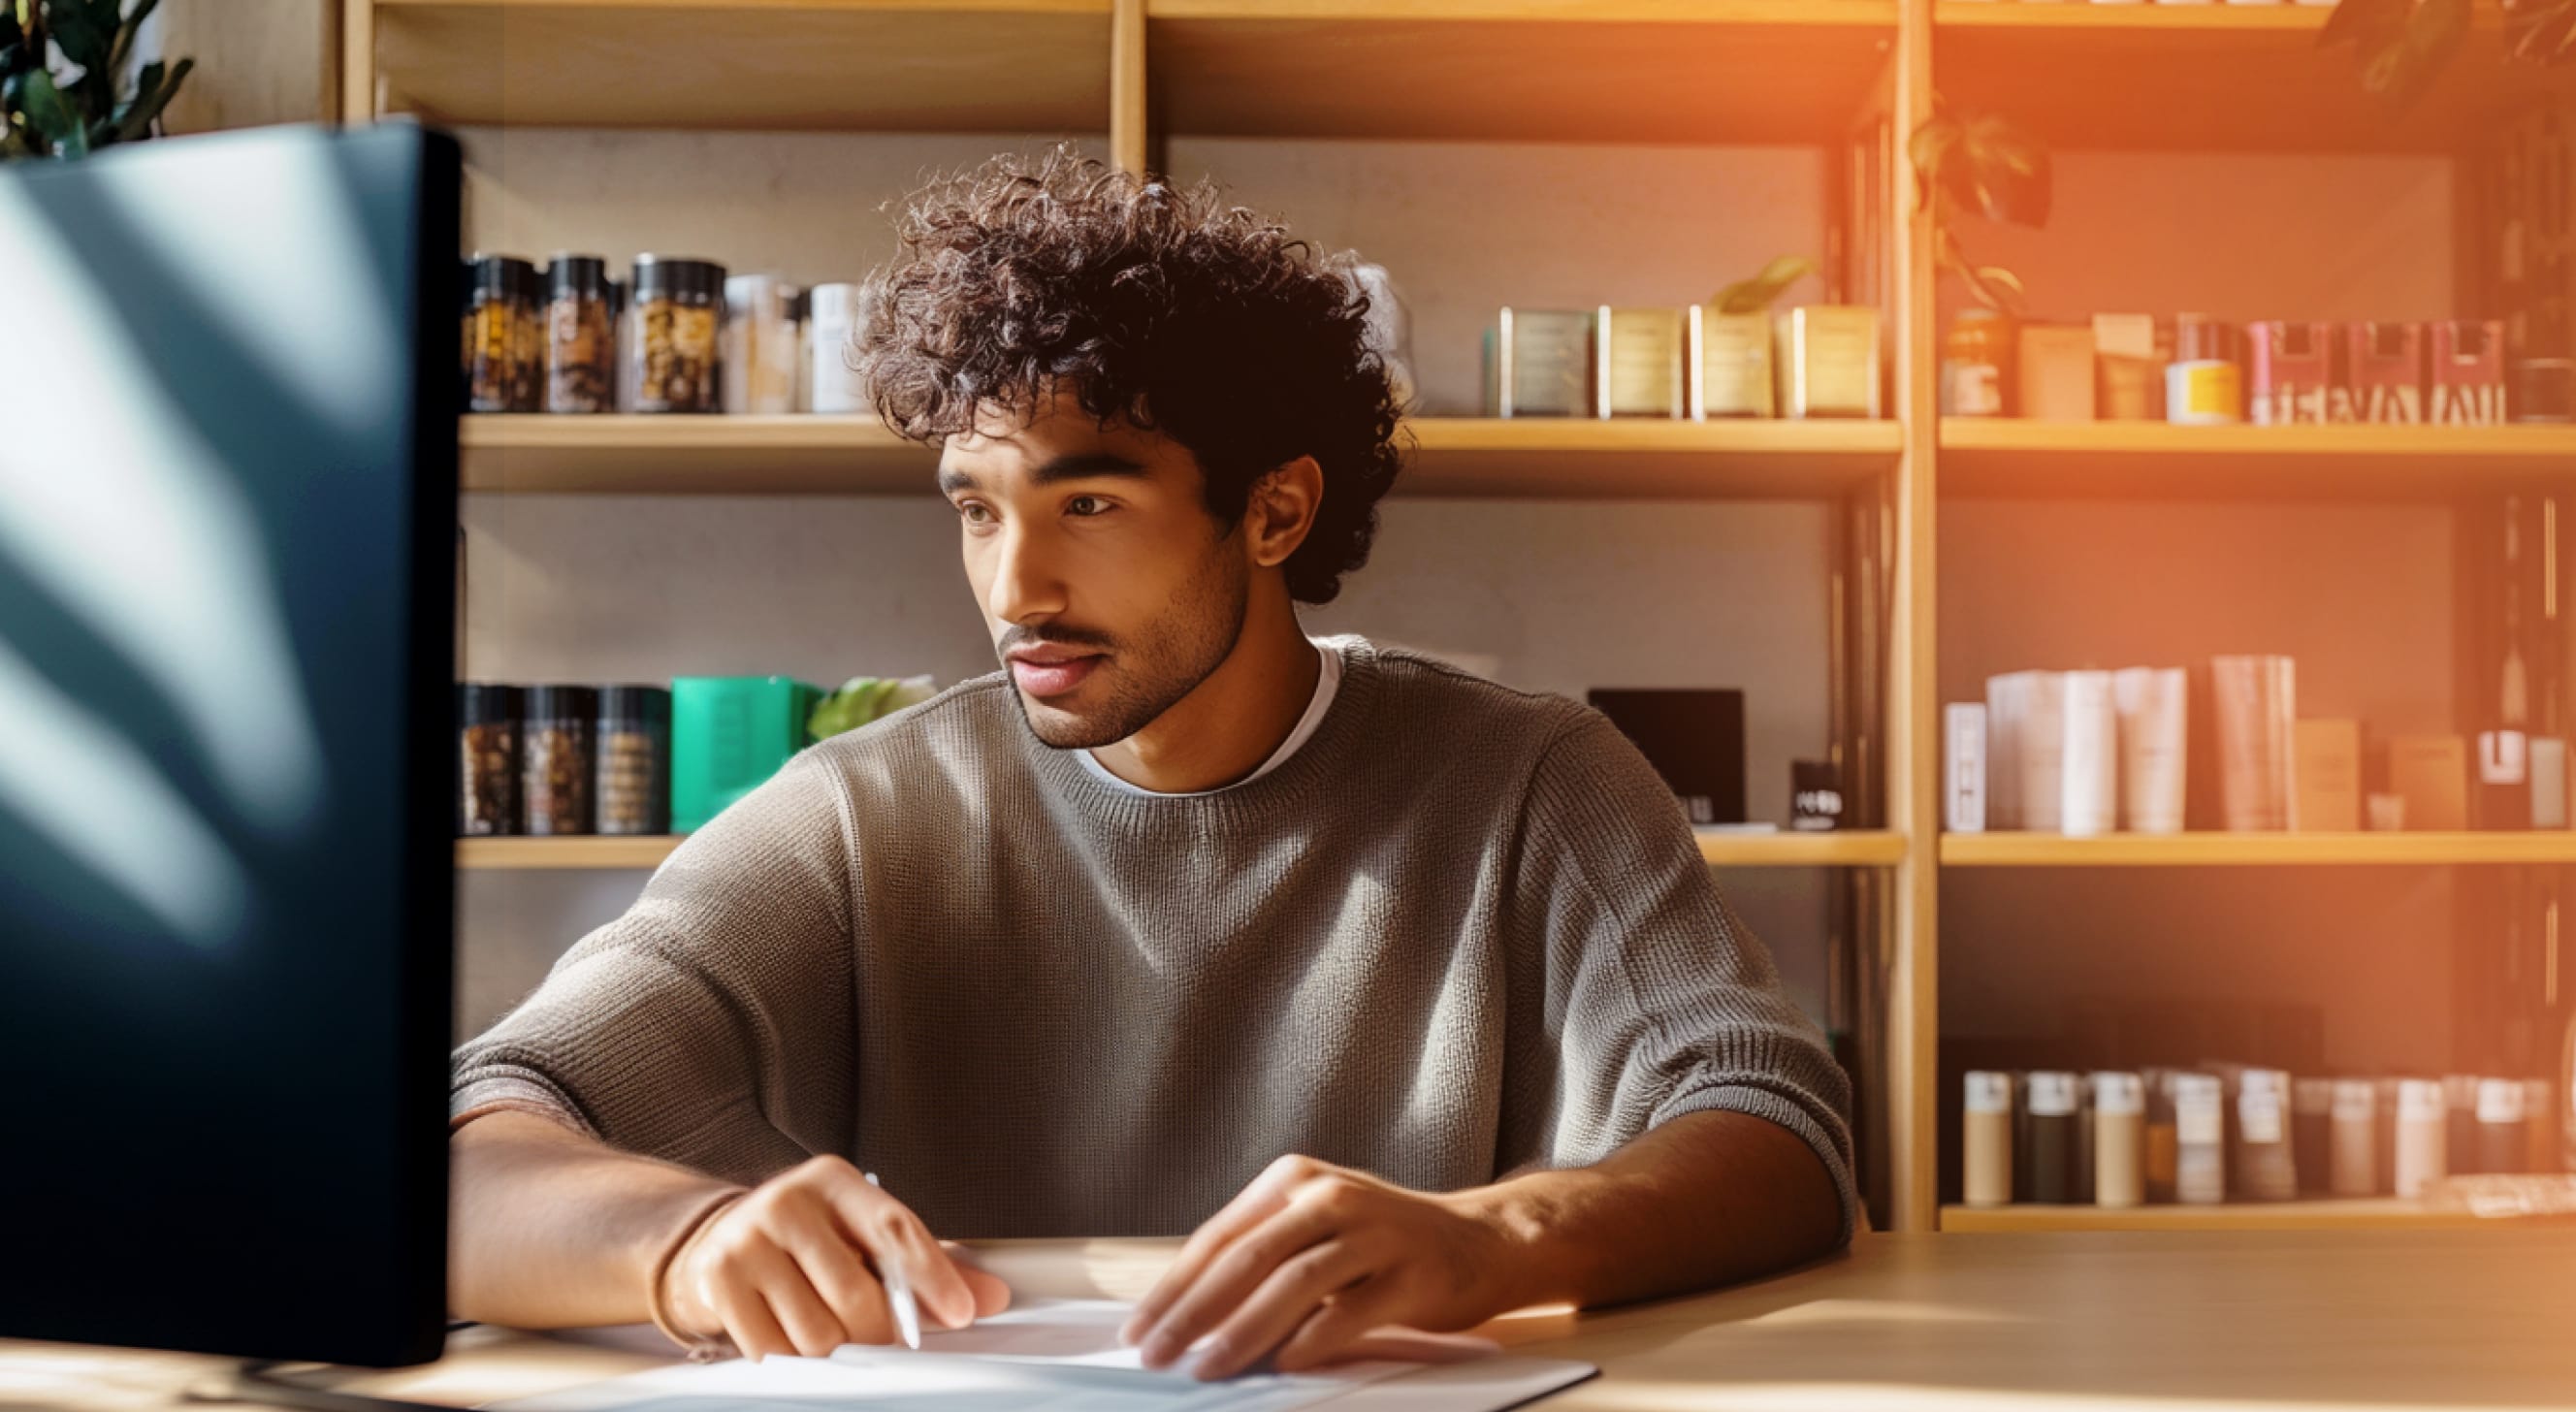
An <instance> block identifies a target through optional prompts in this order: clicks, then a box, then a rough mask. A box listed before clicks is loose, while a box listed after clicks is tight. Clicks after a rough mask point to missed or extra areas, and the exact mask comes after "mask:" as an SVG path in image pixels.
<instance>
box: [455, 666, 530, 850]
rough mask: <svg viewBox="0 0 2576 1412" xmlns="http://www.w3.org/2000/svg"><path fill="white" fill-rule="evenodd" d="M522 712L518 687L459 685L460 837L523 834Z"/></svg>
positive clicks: (457, 816) (487, 684)
mask: <svg viewBox="0 0 2576 1412" xmlns="http://www.w3.org/2000/svg"><path fill="white" fill-rule="evenodd" d="M519 709H520V703H519V689H518V688H517V687H515V686H502V685H500V684H498V683H495V682H471V681H469V682H458V683H457V684H456V740H457V752H458V756H459V759H458V761H457V764H458V771H459V773H458V776H457V784H458V793H457V800H456V833H457V836H458V837H460V838H482V837H488V836H492V835H498V834H515V833H517V832H518V831H519Z"/></svg>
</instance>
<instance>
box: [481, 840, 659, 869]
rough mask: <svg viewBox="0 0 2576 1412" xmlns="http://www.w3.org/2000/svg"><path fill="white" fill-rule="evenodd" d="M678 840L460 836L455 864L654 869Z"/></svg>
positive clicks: (487, 866) (509, 866) (498, 866)
mask: <svg viewBox="0 0 2576 1412" xmlns="http://www.w3.org/2000/svg"><path fill="white" fill-rule="evenodd" d="M679 842H680V840H679V839H678V838H675V837H671V836H669V835H648V836H643V837H631V838H460V839H458V840H456V866H457V867H459V868H462V869H471V870H477V871H484V870H488V871H498V872H518V871H523V870H527V869H536V868H647V869H649V868H656V867H659V866H661V863H662V860H663V859H665V858H668V857H670V856H671V850H672V849H673V848H675V847H677V846H678V845H679Z"/></svg>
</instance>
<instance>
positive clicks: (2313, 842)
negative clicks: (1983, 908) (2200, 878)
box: [1941, 831, 2576, 868]
mask: <svg viewBox="0 0 2576 1412" xmlns="http://www.w3.org/2000/svg"><path fill="white" fill-rule="evenodd" d="M1941 861H1942V863H1944V864H1945V865H1947V866H1950V867H1954V868H1968V867H1988V868H2153V867H2290V866H2300V867H2307V866H2345V867H2359V866H2372V865H2379V866H2398V865H2415V866H2442V865H2448V864H2503V863H2576V832H2566V831H2555V832H2548V833H2436V832H2431V831H2426V832H2422V833H2402V832H2400V833H2214V832H2212V833H2179V834H2161V835H2151V834H2109V835H2105V836H2103V837H2100V838H2063V837H2060V836H2058V835H2056V834H2045V833H2019V832H1998V833H1952V834H1943V835H1942V836H1941Z"/></svg>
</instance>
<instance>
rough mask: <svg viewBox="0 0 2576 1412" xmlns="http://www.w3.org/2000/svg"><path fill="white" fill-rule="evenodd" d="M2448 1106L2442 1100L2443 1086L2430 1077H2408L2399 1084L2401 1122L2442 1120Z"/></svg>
mask: <svg viewBox="0 0 2576 1412" xmlns="http://www.w3.org/2000/svg"><path fill="white" fill-rule="evenodd" d="M2447 1106H2448V1105H2446V1104H2445V1103H2444V1102H2443V1101H2442V1086H2441V1085H2440V1084H2437V1083H2435V1082H2433V1081H2432V1080H2430V1079H2408V1080H2406V1081H2405V1082H2403V1083H2401V1084H2399V1085H2398V1086H2397V1121H2399V1122H2401V1123H2438V1122H2441V1121H2443V1119H2444V1112H2445V1109H2446V1108H2447Z"/></svg>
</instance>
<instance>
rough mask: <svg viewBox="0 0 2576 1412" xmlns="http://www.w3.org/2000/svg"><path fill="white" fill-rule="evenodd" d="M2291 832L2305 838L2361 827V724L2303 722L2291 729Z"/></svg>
mask: <svg viewBox="0 0 2576 1412" xmlns="http://www.w3.org/2000/svg"><path fill="white" fill-rule="evenodd" d="M2293 729H2294V733H2295V738H2296V744H2295V746H2294V750H2295V754H2296V761H2295V763H2294V764H2293V765H2292V766H2291V776H2290V779H2291V790H2292V792H2291V795H2290V827H2291V828H2293V829H2296V830H2298V831H2299V832H2301V833H2336V832H2352V831H2356V830H2358V829H2360V827H2361V722H2359V721H2301V722H2299V723H2298V725H2297V726H2296V727H2294V728H2293Z"/></svg>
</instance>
